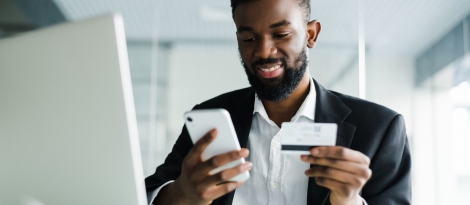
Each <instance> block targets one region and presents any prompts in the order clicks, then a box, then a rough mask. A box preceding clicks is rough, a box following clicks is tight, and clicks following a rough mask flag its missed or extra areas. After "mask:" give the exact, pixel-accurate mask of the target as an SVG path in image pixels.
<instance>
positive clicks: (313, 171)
mask: <svg viewBox="0 0 470 205" xmlns="http://www.w3.org/2000/svg"><path fill="white" fill-rule="evenodd" d="M305 175H307V176H309V177H323V178H328V179H334V180H336V181H339V182H342V183H346V184H350V185H353V186H354V187H362V186H363V185H364V184H365V183H366V182H367V180H368V179H369V178H366V177H363V176H359V175H355V174H352V173H349V172H345V171H342V170H339V169H335V168H331V167H325V166H316V167H312V168H310V169H308V170H306V171H305Z"/></svg>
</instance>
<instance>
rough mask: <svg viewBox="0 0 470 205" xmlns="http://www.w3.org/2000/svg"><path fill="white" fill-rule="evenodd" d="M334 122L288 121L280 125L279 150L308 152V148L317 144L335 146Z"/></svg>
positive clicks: (298, 152)
mask: <svg viewBox="0 0 470 205" xmlns="http://www.w3.org/2000/svg"><path fill="white" fill-rule="evenodd" d="M337 129H338V126H337V125H336V124H335V123H290V122H284V123H282V125H281V152H283V153H292V154H309V153H310V149H311V148H313V147H318V146H335V145H336V131H337Z"/></svg>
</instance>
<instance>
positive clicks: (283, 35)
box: [273, 33, 289, 38]
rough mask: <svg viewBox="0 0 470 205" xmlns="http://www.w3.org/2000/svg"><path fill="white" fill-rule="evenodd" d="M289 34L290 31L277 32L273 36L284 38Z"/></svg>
mask: <svg viewBox="0 0 470 205" xmlns="http://www.w3.org/2000/svg"><path fill="white" fill-rule="evenodd" d="M288 35H289V33H276V34H273V37H274V38H284V37H286V36H288Z"/></svg>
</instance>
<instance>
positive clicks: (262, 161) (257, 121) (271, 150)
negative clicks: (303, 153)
mask: <svg viewBox="0 0 470 205" xmlns="http://www.w3.org/2000/svg"><path fill="white" fill-rule="evenodd" d="M315 101H316V92H315V84H314V83H313V80H312V79H311V78H310V92H309V94H308V95H307V97H306V98H305V100H304V102H303V103H302V105H301V106H300V108H299V110H298V111H297V113H296V114H295V115H294V117H292V119H291V121H290V122H310V123H313V122H314V116H315ZM281 136H282V129H280V128H279V127H278V126H277V125H276V123H274V122H273V121H272V120H271V119H269V117H268V114H267V113H266V110H265V108H264V106H263V103H262V102H261V100H259V99H258V97H255V106H254V110H253V120H252V122H251V129H250V135H249V137H248V149H250V156H249V157H248V159H247V160H248V161H251V162H252V163H253V167H252V169H251V171H250V178H249V179H248V180H247V181H246V182H245V184H244V185H243V186H241V187H239V188H238V189H237V190H236V191H235V196H234V198H233V204H234V205H245V204H259V205H264V204H265V205H268V204H270V205H296V204H299V205H305V204H307V189H308V177H307V176H306V175H305V173H304V172H305V170H307V169H309V168H310V164H308V163H306V162H303V161H301V160H300V155H298V154H284V153H281V143H280V141H281Z"/></svg>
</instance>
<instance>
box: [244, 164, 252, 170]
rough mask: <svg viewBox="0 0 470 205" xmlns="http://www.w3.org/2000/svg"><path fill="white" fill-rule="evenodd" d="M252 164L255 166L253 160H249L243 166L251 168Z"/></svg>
mask: <svg viewBox="0 0 470 205" xmlns="http://www.w3.org/2000/svg"><path fill="white" fill-rule="evenodd" d="M252 166H253V164H252V163H251V162H247V163H245V164H244V165H243V168H245V169H249V168H251V167H252Z"/></svg>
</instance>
